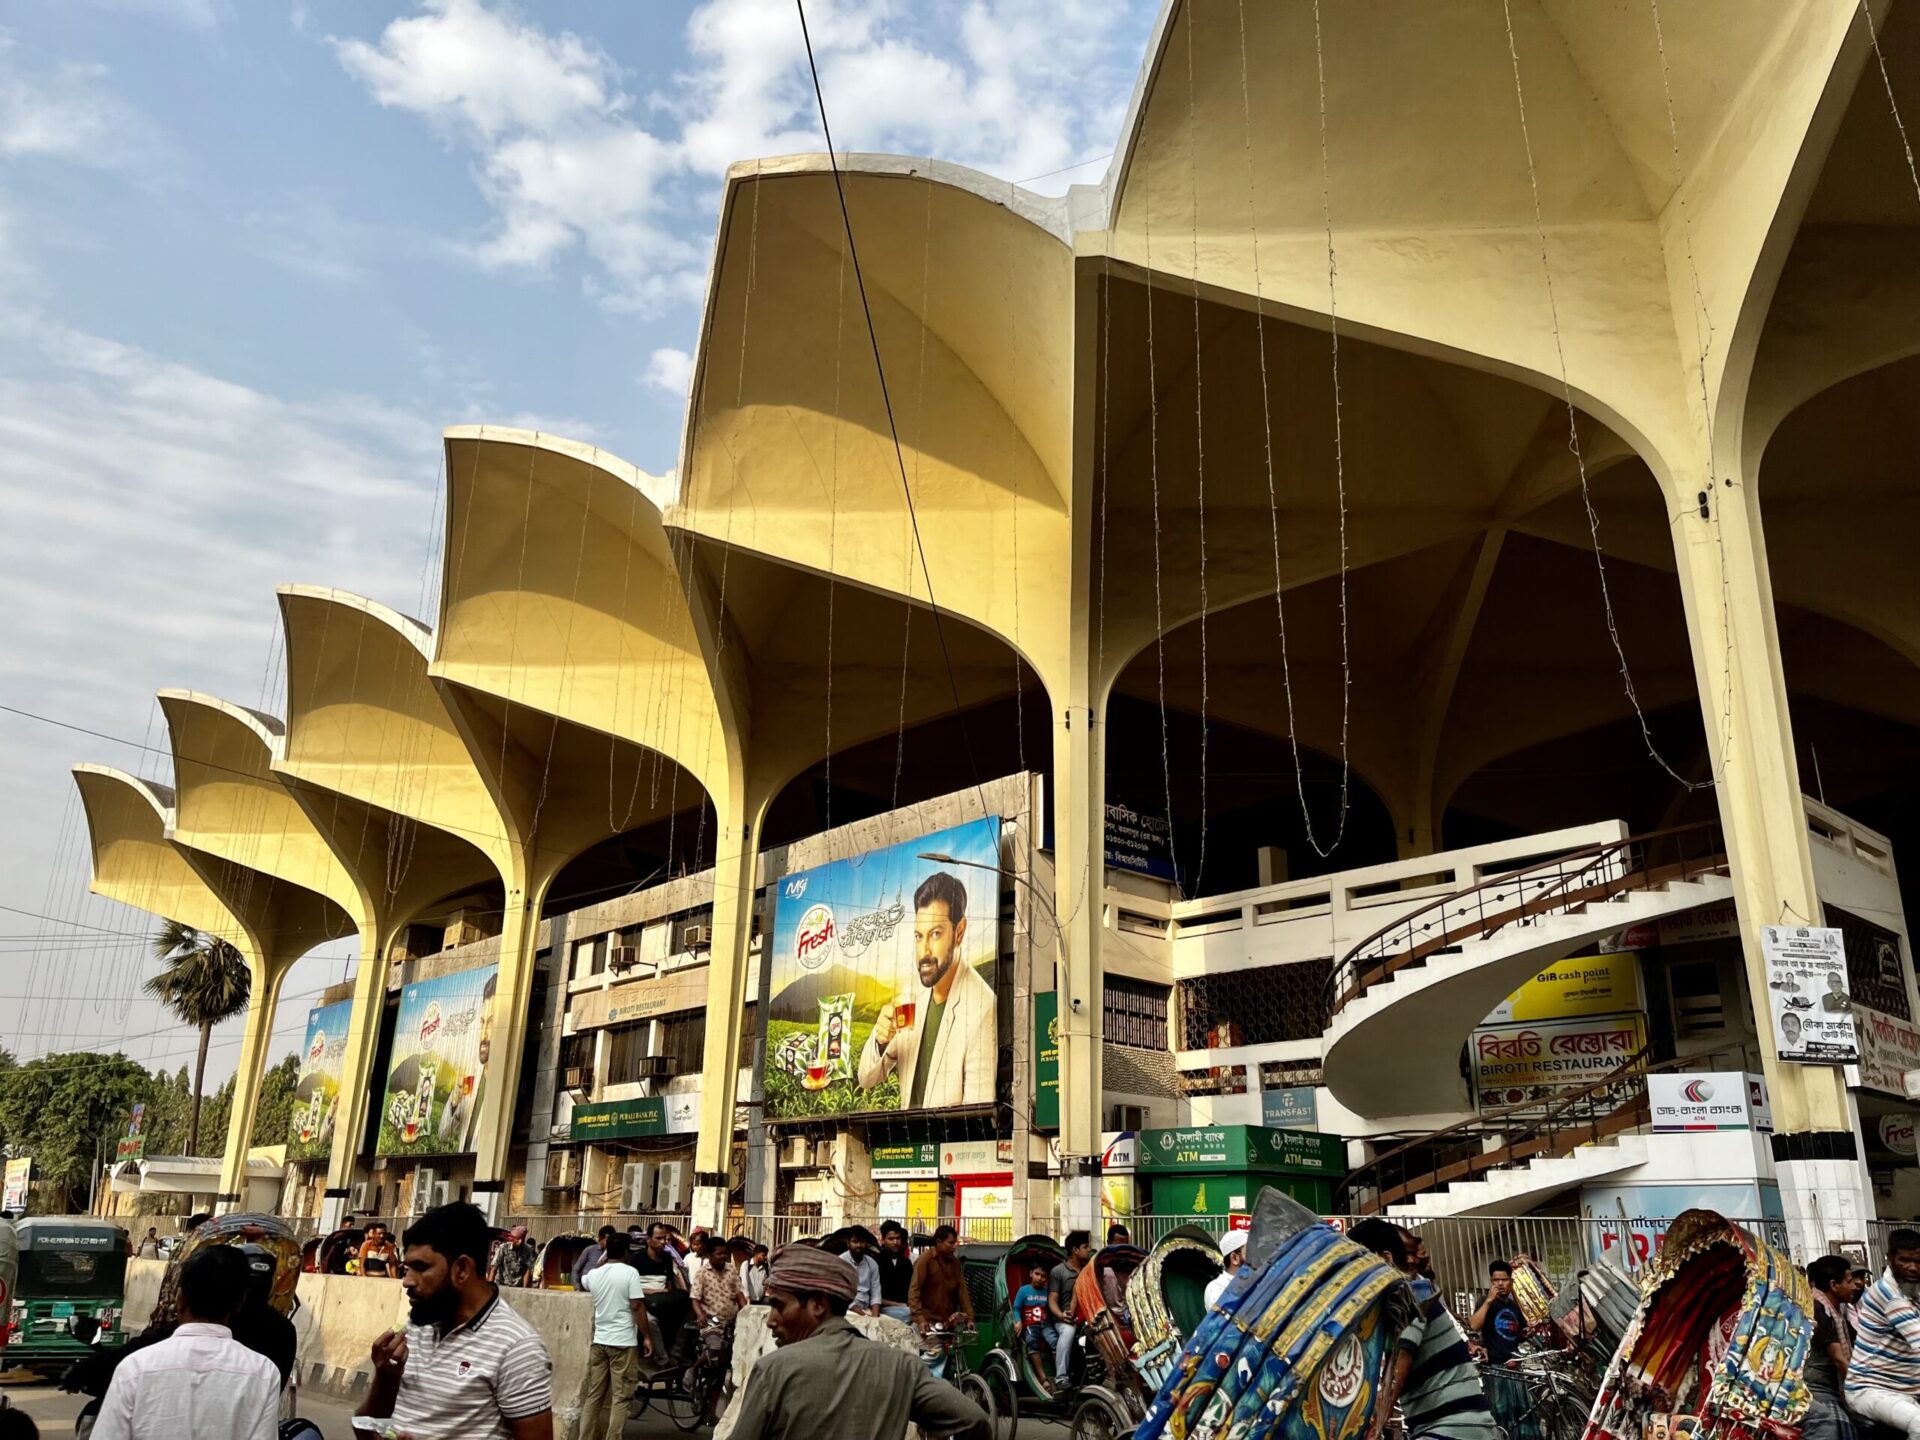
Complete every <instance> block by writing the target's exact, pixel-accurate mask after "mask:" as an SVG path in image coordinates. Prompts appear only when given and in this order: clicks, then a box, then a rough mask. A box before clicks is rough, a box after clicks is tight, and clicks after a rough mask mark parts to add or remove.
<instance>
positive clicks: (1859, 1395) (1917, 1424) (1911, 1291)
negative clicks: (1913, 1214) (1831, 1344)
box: [1845, 1230, 1920, 1440]
mask: <svg viewBox="0 0 1920 1440" xmlns="http://www.w3.org/2000/svg"><path fill="white" fill-rule="evenodd" d="M1853 1320H1854V1336H1853V1353H1852V1354H1851V1355H1850V1356H1849V1357H1848V1359H1847V1378H1846V1381H1845V1390H1846V1396H1847V1408H1848V1409H1849V1410H1851V1411H1853V1413H1854V1414H1855V1415H1858V1416H1859V1417H1860V1418H1861V1419H1863V1420H1873V1421H1877V1422H1878V1423H1879V1424H1882V1425H1885V1426H1887V1427H1888V1428H1889V1429H1892V1430H1897V1431H1901V1432H1904V1433H1905V1434H1907V1435H1909V1436H1912V1437H1915V1440H1920V1231H1914V1230H1896V1231H1894V1232H1893V1233H1892V1234H1891V1235H1889V1236H1888V1237H1887V1271H1886V1274H1884V1275H1882V1276H1881V1277H1880V1278H1879V1279H1878V1280H1876V1281H1875V1282H1874V1283H1873V1284H1872V1285H1870V1286H1868V1287H1867V1292H1866V1294H1864V1295H1862V1296H1861V1297H1860V1299H1859V1300H1858V1301H1857V1302H1856V1303H1855V1305H1854V1315H1853Z"/></svg>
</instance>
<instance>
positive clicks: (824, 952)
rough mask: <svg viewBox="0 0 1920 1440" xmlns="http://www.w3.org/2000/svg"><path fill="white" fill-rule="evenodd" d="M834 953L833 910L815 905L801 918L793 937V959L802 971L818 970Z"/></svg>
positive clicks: (825, 906) (829, 907)
mask: <svg viewBox="0 0 1920 1440" xmlns="http://www.w3.org/2000/svg"><path fill="white" fill-rule="evenodd" d="M832 953H833V909H832V907H831V906H828V905H815V906H813V907H812V908H811V909H809V910H808V911H807V913H806V914H805V915H802V916H801V917H800V928H799V929H798V930H796V931H795V932H794V936H793V958H794V959H795V960H796V961H798V962H799V964H800V968H801V969H802V970H818V969H819V968H820V967H821V966H822V965H824V964H826V963H827V957H828V956H829V955H831V954H832Z"/></svg>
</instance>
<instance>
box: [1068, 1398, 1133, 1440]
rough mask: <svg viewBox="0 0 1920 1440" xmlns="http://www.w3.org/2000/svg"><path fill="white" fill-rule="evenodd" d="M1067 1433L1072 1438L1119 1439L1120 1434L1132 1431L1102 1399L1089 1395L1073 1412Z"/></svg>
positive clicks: (1079, 1439) (1088, 1439)
mask: <svg viewBox="0 0 1920 1440" xmlns="http://www.w3.org/2000/svg"><path fill="white" fill-rule="evenodd" d="M1068 1433H1069V1434H1071V1435H1072V1436H1073V1440H1121V1437H1122V1436H1124V1435H1128V1434H1131V1433H1132V1427H1131V1426H1129V1425H1125V1424H1123V1423H1121V1421H1120V1420H1119V1419H1118V1418H1117V1417H1116V1416H1115V1415H1114V1413H1113V1407H1112V1406H1111V1405H1109V1404H1108V1403H1107V1402H1106V1401H1105V1400H1104V1399H1102V1398H1101V1397H1100V1396H1098V1395H1090V1396H1088V1397H1087V1398H1086V1399H1085V1400H1082V1401H1081V1402H1080V1405H1079V1408H1078V1409H1076V1410H1075V1411H1074V1412H1073V1424H1072V1427H1071V1428H1070V1430H1069V1431H1068Z"/></svg>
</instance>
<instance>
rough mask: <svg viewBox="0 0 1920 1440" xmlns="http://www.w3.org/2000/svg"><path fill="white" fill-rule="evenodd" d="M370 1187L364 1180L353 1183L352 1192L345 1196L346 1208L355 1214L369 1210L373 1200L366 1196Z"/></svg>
mask: <svg viewBox="0 0 1920 1440" xmlns="http://www.w3.org/2000/svg"><path fill="white" fill-rule="evenodd" d="M370 1189H371V1187H370V1186H369V1185H368V1184H367V1182H366V1181H364V1180H362V1181H360V1182H358V1183H357V1184H356V1185H354V1187H353V1190H352V1192H351V1193H350V1194H349V1195H348V1196H347V1208H348V1209H349V1210H351V1211H353V1212H354V1214H356V1215H360V1214H364V1213H366V1212H367V1211H368V1210H371V1209H372V1208H373V1202H372V1201H371V1200H370V1199H369V1198H368V1191H369V1190H370Z"/></svg>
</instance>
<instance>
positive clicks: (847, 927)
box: [766, 819, 1000, 1118]
mask: <svg viewBox="0 0 1920 1440" xmlns="http://www.w3.org/2000/svg"><path fill="white" fill-rule="evenodd" d="M926 854H937V855H947V856H951V857H952V860H953V861H954V862H967V863H950V862H948V861H938V860H923V859H921V858H920V857H921V856H922V855H926ZM999 867H1000V822H999V820H998V819H987V820H976V821H973V822H972V823H971V824H967V825H958V826H955V827H954V828H952V829H950V830H937V831H935V832H934V833H933V834H931V835H923V836H921V837H920V838H919V839H917V840H908V841H905V842H903V843H901V844H898V845H889V846H887V847H886V848H885V849H882V850H870V851H868V852H867V853H866V854H864V855H860V856H856V857H854V858H853V859H850V860H835V861H832V862H831V863H829V864H826V865H821V866H817V867H816V868H814V869H812V870H802V871H799V872H797V873H795V874H792V875H789V876H787V877H786V879H784V880H782V881H781V882H780V885H779V889H778V891H777V892H776V893H777V896H778V898H777V900H776V901H775V909H774V922H773V948H772V952H771V961H770V965H771V970H770V975H769V981H768V985H769V991H770V994H771V998H772V1003H771V1004H770V1005H769V1007H768V1010H767V1061H768V1063H767V1091H766V1113H767V1114H768V1115H769V1116H772V1117H778V1118H790V1117H796V1116H800V1117H804V1116H809V1115H846V1114H856V1113H860V1112H863V1111H884V1110H893V1111H899V1110H931V1109H941V1108H948V1107H952V1106H955V1105H990V1104H992V1103H993V1098H994V1072H995V1067H996V1065H997V1063H998V1058H999V1048H1000V1039H999V1035H998V1033H997V1031H996V1028H995V1013H996V1007H995V1004H994V993H993V967H994V961H995V959H996V957H997V956H998V954H999V948H1000V946H999V929H1000V924H999V921H1000V876H999V873H998V872H999Z"/></svg>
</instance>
